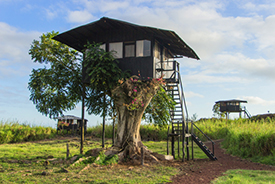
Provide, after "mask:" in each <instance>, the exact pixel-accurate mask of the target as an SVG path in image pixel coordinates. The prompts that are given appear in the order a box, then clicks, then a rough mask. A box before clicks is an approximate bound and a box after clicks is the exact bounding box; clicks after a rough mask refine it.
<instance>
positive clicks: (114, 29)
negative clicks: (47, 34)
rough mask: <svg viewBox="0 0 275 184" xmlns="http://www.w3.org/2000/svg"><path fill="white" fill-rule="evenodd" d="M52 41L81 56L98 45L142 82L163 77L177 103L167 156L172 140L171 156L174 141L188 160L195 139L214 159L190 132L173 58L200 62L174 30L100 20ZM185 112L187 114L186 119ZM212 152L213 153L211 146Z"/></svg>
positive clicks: (104, 18) (206, 151)
mask: <svg viewBox="0 0 275 184" xmlns="http://www.w3.org/2000/svg"><path fill="white" fill-rule="evenodd" d="M53 39H55V40H57V41H60V42H62V43H64V44H66V45H68V46H70V47H72V48H74V49H75V50H77V51H80V52H82V53H84V55H85V45H86V44H87V43H88V42H89V43H100V44H101V48H102V49H104V50H105V51H108V52H110V51H111V52H112V51H114V52H113V56H114V57H115V58H116V60H117V61H118V62H119V63H118V66H119V68H120V69H122V70H123V71H126V70H128V71H130V73H131V75H140V77H141V79H143V80H144V79H146V80H148V79H152V78H159V77H161V76H163V78H164V79H165V80H166V91H167V93H170V94H171V95H172V97H173V99H174V101H175V102H176V106H175V109H171V110H170V115H171V122H170V125H171V127H172V128H171V129H170V130H168V134H167V137H168V138H167V154H169V145H168V141H169V138H171V139H172V140H171V142H172V144H171V146H172V155H173V156H174V157H175V151H174V149H175V145H174V144H175V140H178V146H177V148H178V154H179V153H180V144H179V143H180V141H181V142H182V146H181V148H182V159H183V160H184V157H185V153H184V152H185V149H184V146H185V145H186V150H187V159H189V146H188V144H189V138H190V137H192V141H193V140H194V141H195V142H196V143H197V144H198V145H199V146H200V148H201V149H202V150H203V151H204V152H205V153H206V154H207V156H208V157H209V158H210V159H212V160H216V159H217V158H216V157H215V156H214V154H213V153H212V152H211V151H210V150H209V149H208V148H207V147H206V146H205V145H203V143H202V141H200V140H199V138H198V136H196V135H195V134H194V132H190V131H189V127H188V124H190V123H191V126H192V128H191V130H192V131H193V128H196V126H194V122H189V121H187V120H188V112H187V108H186V103H185V99H184V93H183V85H182V82H181V77H180V72H179V63H178V62H177V61H176V60H175V58H183V57H187V58H192V59H197V60H199V57H198V56H197V54H196V53H195V52H194V51H193V50H192V49H191V48H190V47H189V46H188V45H187V44H186V43H185V42H184V41H183V40H182V39H181V38H180V37H179V36H178V35H177V34H176V33H175V32H174V31H170V30H164V29H159V28H153V27H147V26H140V25H136V24H132V23H128V22H124V21H120V20H115V19H110V18H107V17H103V18H101V19H100V20H98V21H95V22H92V23H90V24H86V25H83V26H80V27H77V28H74V29H71V30H69V31H66V32H64V33H61V34H59V35H57V36H55V37H54V38H53ZM83 72H84V73H83V81H84V82H85V83H86V82H89V78H88V77H87V75H86V73H85V68H84V69H83ZM82 109H84V108H82ZM184 110H185V111H186V118H185V115H184ZM185 140H186V143H185ZM212 143H213V142H212ZM192 145H193V144H192ZM213 145H214V143H213V144H212V146H213ZM212 150H213V152H214V147H213V149H212ZM192 153H193V152H192Z"/></svg>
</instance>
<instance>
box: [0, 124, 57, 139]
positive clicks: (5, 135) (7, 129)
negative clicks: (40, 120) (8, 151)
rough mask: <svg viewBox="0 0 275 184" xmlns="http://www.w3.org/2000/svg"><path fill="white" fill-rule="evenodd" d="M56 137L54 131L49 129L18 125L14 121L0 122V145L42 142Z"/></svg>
mask: <svg viewBox="0 0 275 184" xmlns="http://www.w3.org/2000/svg"><path fill="white" fill-rule="evenodd" d="M55 136H56V129H53V128H50V127H42V126H35V127H31V126H30V125H27V124H19V123H18V122H16V121H13V122H7V121H6V122H4V121H0V144H3V143H18V142H25V141H35V140H43V139H48V138H53V137H55Z"/></svg>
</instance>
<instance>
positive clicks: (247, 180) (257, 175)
mask: <svg viewBox="0 0 275 184" xmlns="http://www.w3.org/2000/svg"><path fill="white" fill-rule="evenodd" d="M213 183H214V184H235V183H236V184H237V183H241V184H264V183H266V184H271V183H275V174H274V172H273V171H259V170H255V171H254V170H229V171H227V172H225V173H224V176H222V177H219V178H217V179H216V180H215V181H213Z"/></svg>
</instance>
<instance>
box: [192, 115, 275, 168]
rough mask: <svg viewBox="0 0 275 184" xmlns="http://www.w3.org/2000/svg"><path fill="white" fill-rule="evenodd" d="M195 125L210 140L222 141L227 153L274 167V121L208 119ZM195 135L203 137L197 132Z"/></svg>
mask: <svg viewBox="0 0 275 184" xmlns="http://www.w3.org/2000/svg"><path fill="white" fill-rule="evenodd" d="M196 125H197V126H198V127H199V128H200V129H201V130H202V131H203V132H204V133H205V134H206V135H208V136H209V137H210V138H211V139H213V140H215V139H224V141H223V147H224V148H225V149H227V151H228V152H229V153H231V154H233V155H236V156H240V157H242V158H249V159H251V160H253V161H257V162H261V163H265V164H269V165H275V157H274V152H275V149H274V148H275V128H274V120H273V121H271V120H268V121H265V120H263V119H262V120H259V121H252V120H250V119H236V120H225V119H209V120H203V121H199V122H196ZM195 134H196V135H199V137H200V138H201V137H203V135H200V134H199V132H198V131H195ZM204 140H206V139H204Z"/></svg>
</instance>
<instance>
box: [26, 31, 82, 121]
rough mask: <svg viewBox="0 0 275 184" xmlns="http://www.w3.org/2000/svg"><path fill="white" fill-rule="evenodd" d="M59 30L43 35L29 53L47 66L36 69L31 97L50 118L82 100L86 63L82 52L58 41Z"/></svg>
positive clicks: (30, 81) (31, 87)
mask: <svg viewBox="0 0 275 184" xmlns="http://www.w3.org/2000/svg"><path fill="white" fill-rule="evenodd" d="M57 34H58V32H51V33H47V34H42V36H41V37H40V41H37V40H34V41H33V43H32V45H31V48H30V50H29V54H30V55H31V58H32V60H33V61H34V62H38V63H41V64H43V65H44V68H39V69H33V70H32V72H31V75H30V80H29V84H28V88H29V90H30V92H31V95H30V100H31V101H32V102H33V103H34V104H35V105H36V108H37V110H38V111H39V112H40V113H42V114H44V115H46V116H47V115H49V117H56V116H58V115H60V114H62V113H63V112H64V111H66V110H72V109H74V108H75V106H76V103H78V102H79V101H80V100H81V89H82V88H81V80H82V76H81V73H82V68H81V67H82V66H81V63H80V62H79V61H78V59H79V57H80V56H79V53H78V52H76V51H75V50H72V49H70V48H69V47H68V46H66V45H64V44H61V43H60V42H57V41H54V40H53V39H52V38H53V37H54V36H56V35H57Z"/></svg>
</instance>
